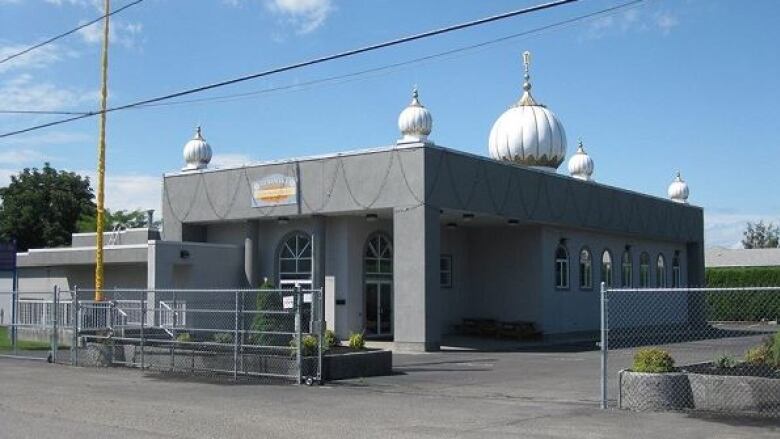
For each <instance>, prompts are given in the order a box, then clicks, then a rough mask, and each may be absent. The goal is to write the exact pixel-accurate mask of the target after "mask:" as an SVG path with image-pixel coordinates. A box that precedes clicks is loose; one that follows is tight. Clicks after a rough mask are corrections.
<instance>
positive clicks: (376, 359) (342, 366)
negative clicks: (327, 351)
mask: <svg viewBox="0 0 780 439" xmlns="http://www.w3.org/2000/svg"><path fill="white" fill-rule="evenodd" d="M322 372H323V377H324V379H325V380H344V379H348V378H360V377H370V376H382V375H392V373H393V353H392V352H391V351H384V350H374V351H361V352H348V353H341V354H334V355H324V356H323V357H322Z"/></svg>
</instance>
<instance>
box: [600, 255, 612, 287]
mask: <svg viewBox="0 0 780 439" xmlns="http://www.w3.org/2000/svg"><path fill="white" fill-rule="evenodd" d="M601 281H602V282H604V285H606V286H607V287H611V286H612V254H611V253H610V252H609V250H604V253H602V254H601Z"/></svg>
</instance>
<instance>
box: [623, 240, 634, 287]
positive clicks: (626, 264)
mask: <svg viewBox="0 0 780 439" xmlns="http://www.w3.org/2000/svg"><path fill="white" fill-rule="evenodd" d="M620 268H621V269H620V285H622V286H623V288H632V287H633V286H634V276H633V274H634V264H632V263H631V252H630V251H628V249H626V251H624V252H623V260H622V261H621V267H620Z"/></svg>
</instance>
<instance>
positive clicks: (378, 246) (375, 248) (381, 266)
mask: <svg viewBox="0 0 780 439" xmlns="http://www.w3.org/2000/svg"><path fill="white" fill-rule="evenodd" d="M363 262H364V264H365V270H366V277H367V278H373V279H378V278H381V279H392V278H393V244H392V243H391V242H390V238H389V237H388V236H387V235H385V234H383V233H375V234H373V235H371V236H370V237H369V238H368V241H367V242H366V254H365V256H364V259H363Z"/></svg>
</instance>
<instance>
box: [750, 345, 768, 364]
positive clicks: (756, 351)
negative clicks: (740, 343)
mask: <svg viewBox="0 0 780 439" xmlns="http://www.w3.org/2000/svg"><path fill="white" fill-rule="evenodd" d="M768 360H769V347H767V345H765V344H762V345H759V346H756V347H753V348H750V349H748V350H747V352H745V363H747V364H750V365H751V366H763V365H765V364H768Z"/></svg>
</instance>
